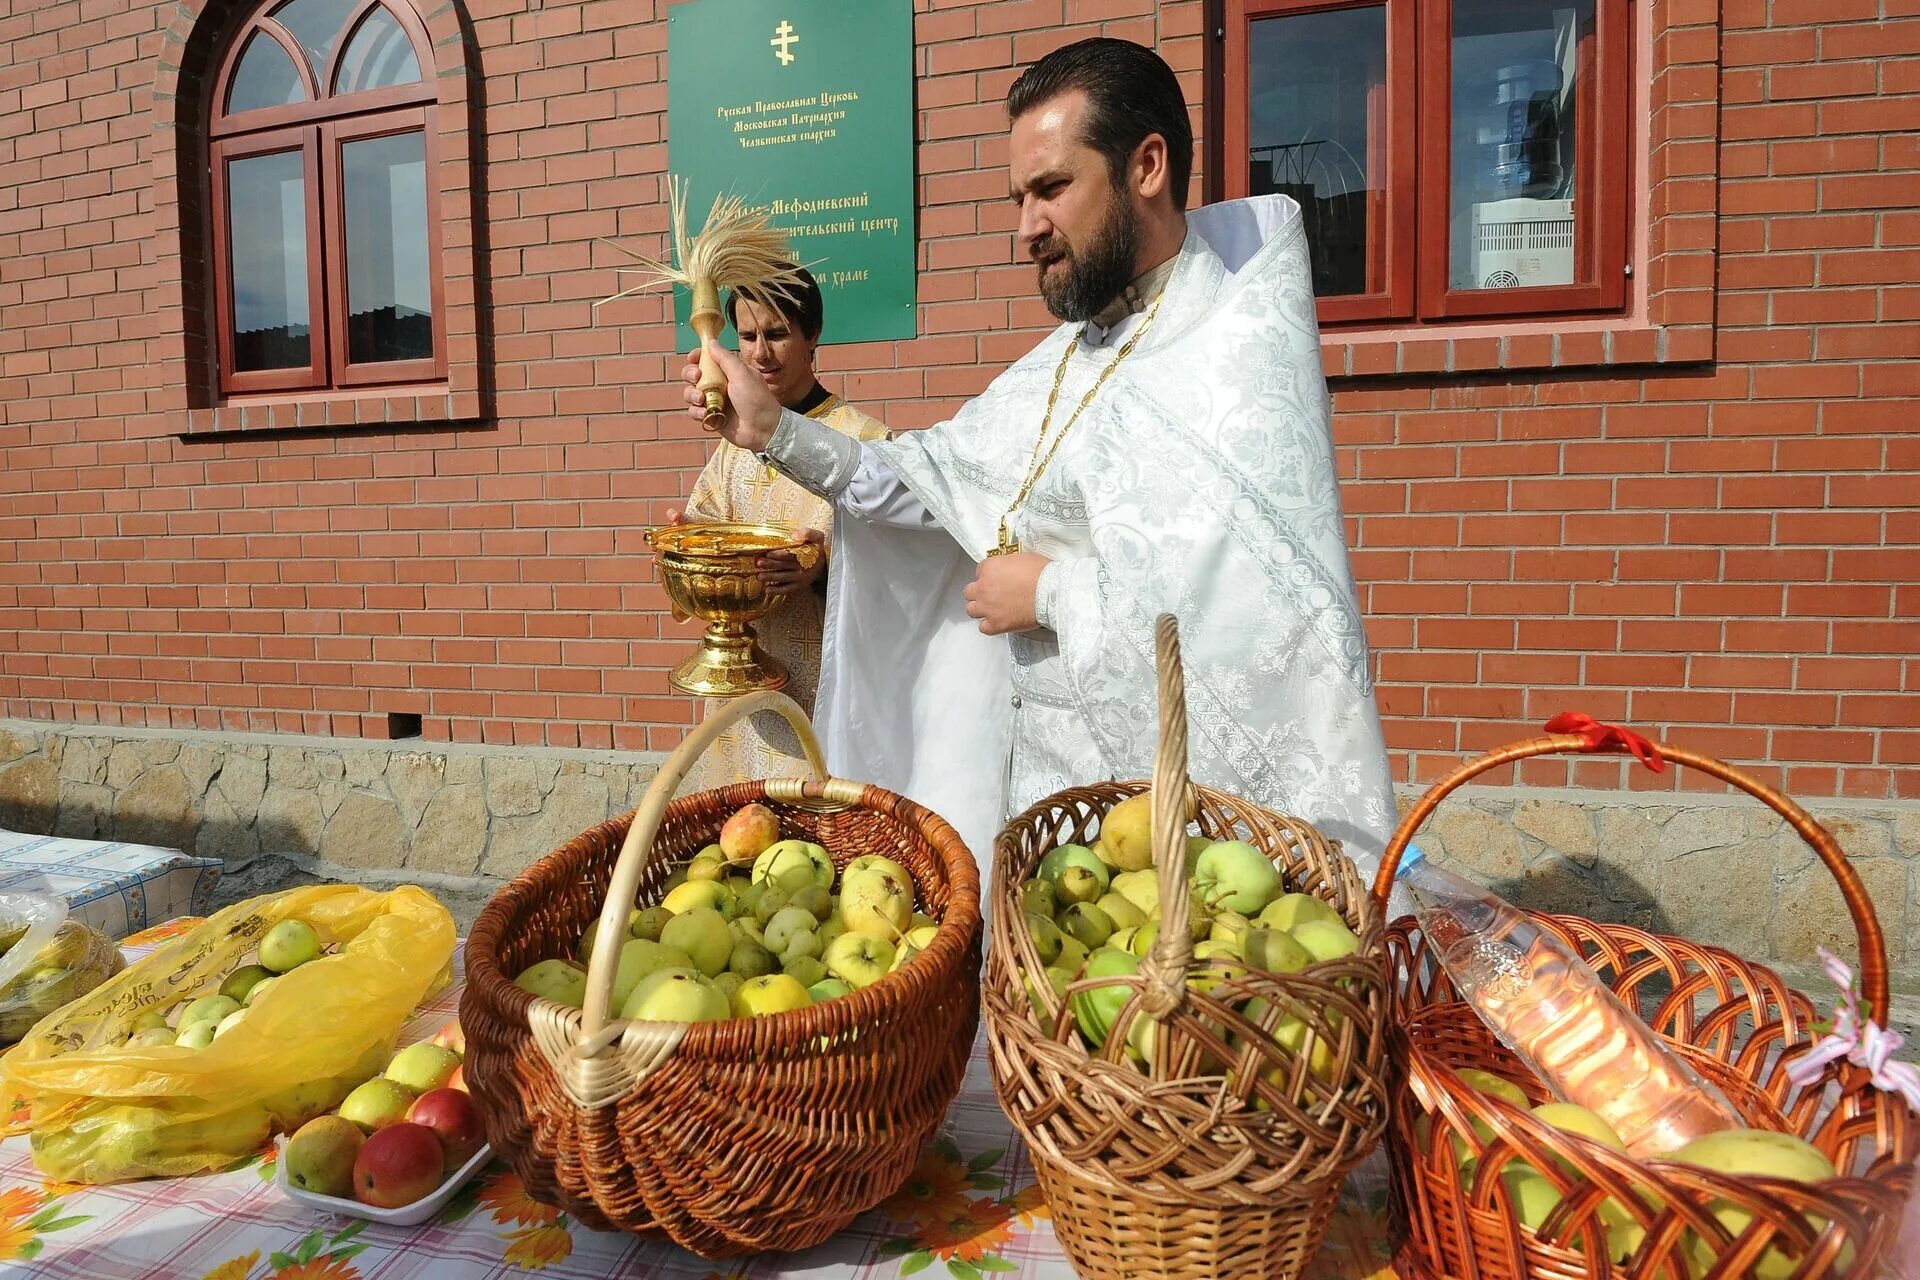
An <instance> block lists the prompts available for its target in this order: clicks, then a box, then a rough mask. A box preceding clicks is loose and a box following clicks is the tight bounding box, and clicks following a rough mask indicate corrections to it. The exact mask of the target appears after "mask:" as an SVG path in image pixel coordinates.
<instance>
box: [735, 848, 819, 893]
mask: <svg viewBox="0 0 1920 1280" xmlns="http://www.w3.org/2000/svg"><path fill="white" fill-rule="evenodd" d="M753 880H754V883H756V884H774V885H778V886H779V887H780V888H781V889H784V890H785V891H786V892H788V893H793V892H795V891H796V890H799V889H803V888H805V887H806V886H807V885H809V884H817V885H820V886H821V887H823V888H832V887H833V859H832V858H830V857H828V856H827V851H826V850H825V849H823V848H821V847H820V846H819V845H817V844H812V843H810V842H808V841H805V840H782V841H780V842H779V843H777V844H773V845H769V846H768V847H767V848H766V849H764V850H763V851H762V852H761V854H760V856H759V857H757V858H755V859H754V860H753Z"/></svg>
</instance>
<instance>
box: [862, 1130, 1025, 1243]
mask: <svg viewBox="0 0 1920 1280" xmlns="http://www.w3.org/2000/svg"><path fill="white" fill-rule="evenodd" d="M1005 1154H1006V1153H1005V1152H1004V1151H983V1152H981V1153H980V1154H979V1155H977V1156H975V1157H974V1158H973V1159H972V1160H966V1159H964V1158H962V1156H961V1154H960V1148H959V1147H957V1146H955V1145H954V1143H953V1140H952V1139H951V1138H946V1137H940V1138H935V1139H934V1140H933V1141H932V1142H931V1143H929V1144H928V1146H927V1149H926V1150H925V1151H923V1152H921V1153H920V1163H919V1165H918V1166H916V1167H915V1169H914V1171H913V1174H912V1176H911V1177H909V1178H908V1179H907V1180H906V1181H905V1182H904V1183H902V1184H901V1185H900V1189H899V1190H898V1191H896V1192H894V1193H893V1194H892V1195H890V1196H888V1197H887V1198H886V1199H885V1200H883V1201H881V1202H880V1206H879V1208H880V1212H881V1213H882V1214H883V1215H885V1216H886V1217H887V1218H888V1219H890V1220H891V1221H893V1222H896V1223H899V1224H901V1225H903V1226H908V1227H912V1228H914V1229H916V1230H918V1229H923V1228H926V1227H930V1226H933V1225H934V1224H936V1223H940V1222H945V1221H948V1220H949V1219H951V1218H952V1217H953V1215H954V1214H955V1213H958V1212H961V1211H964V1210H965V1209H966V1207H967V1203H968V1200H969V1198H970V1197H969V1196H968V1195H967V1192H969V1191H993V1190H997V1189H998V1188H1000V1187H1003V1186H1005V1185H1006V1180H1005V1179H1004V1178H1001V1177H1000V1176H998V1175H997V1174H992V1173H988V1172H986V1171H987V1170H988V1169H991V1168H992V1167H993V1166H994V1165H996V1164H998V1163H1000V1158H1001V1157H1002V1156H1003V1155H1005Z"/></svg>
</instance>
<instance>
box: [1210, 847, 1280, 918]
mask: <svg viewBox="0 0 1920 1280" xmlns="http://www.w3.org/2000/svg"><path fill="white" fill-rule="evenodd" d="M1193 886H1194V889H1195V890H1196V891H1198V893H1199V896H1200V897H1201V899H1202V900H1203V901H1205V902H1206V903H1207V904H1208V905H1209V906H1214V907H1225V908H1226V909H1227V910H1229V911H1237V912H1239V913H1240V914H1241V915H1254V914H1257V913H1258V912H1259V911H1261V910H1262V909H1264V908H1265V907H1266V905H1267V904H1268V903H1269V902H1272V901H1273V900H1274V898H1275V897H1277V896H1278V895H1279V893H1280V890H1281V883H1280V873H1279V872H1278V871H1276V870H1275V869H1274V866H1273V863H1272V862H1270V861H1268V859H1267V855H1266V854H1264V853H1261V852H1260V851H1259V850H1258V849H1256V848H1254V847H1253V846H1252V845H1250V844H1248V843H1247V842H1246V841H1244V840H1222V841H1221V842H1220V843H1218V844H1215V845H1212V846H1210V847H1209V848H1208V849H1207V851H1206V852H1205V853H1202V854H1201V855H1200V857H1199V860H1198V861H1196V862H1195V863H1194V864H1193Z"/></svg>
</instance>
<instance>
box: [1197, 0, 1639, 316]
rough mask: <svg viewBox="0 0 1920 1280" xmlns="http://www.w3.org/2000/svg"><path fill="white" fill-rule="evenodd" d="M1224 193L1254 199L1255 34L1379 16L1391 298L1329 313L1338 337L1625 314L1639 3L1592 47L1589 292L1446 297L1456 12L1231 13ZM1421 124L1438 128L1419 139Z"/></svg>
mask: <svg viewBox="0 0 1920 1280" xmlns="http://www.w3.org/2000/svg"><path fill="white" fill-rule="evenodd" d="M1224 3H1225V13H1224V18H1225V20H1224V22H1223V24H1222V25H1223V27H1224V39H1223V41H1222V45H1223V50H1222V53H1223V63H1224V66H1223V72H1224V74H1223V76H1222V82H1223V89H1224V93H1223V94H1222V100H1223V102H1222V119H1221V137H1222V142H1223V146H1222V150H1223V152H1224V154H1223V156H1222V163H1221V171H1222V172H1221V178H1222V182H1221V190H1222V194H1223V195H1224V196H1225V197H1226V198H1228V199H1238V198H1241V197H1244V196H1246V195H1247V194H1248V192H1249V189H1250V180H1249V175H1248V171H1247V162H1246V156H1247V154H1248V149H1249V142H1250V139H1249V136H1248V135H1249V133H1250V132H1251V124H1250V119H1249V116H1250V106H1249V100H1248V92H1249V87H1250V81H1251V79H1252V68H1251V61H1250V59H1251V46H1252V29H1253V24H1254V23H1255V22H1257V21H1259V20H1261V19H1265V18H1278V17H1289V16H1292V15H1296V14H1304V13H1325V12H1331V11H1336V10H1344V9H1367V8H1380V9H1383V10H1384V11H1385V14H1384V16H1385V19H1386V83H1385V86H1384V88H1385V93H1384V95H1383V96H1384V99H1385V101H1384V102H1383V103H1381V104H1380V108H1379V109H1380V112H1381V116H1382V120H1381V124H1382V126H1383V127H1382V128H1380V129H1378V130H1376V131H1374V136H1375V137H1376V138H1377V139H1378V141H1377V142H1376V143H1375V153H1374V154H1373V155H1370V156H1369V162H1370V168H1371V165H1372V163H1373V162H1375V161H1377V162H1378V163H1379V164H1380V166H1381V168H1380V169H1379V170H1378V172H1379V173H1381V174H1382V175H1383V181H1382V190H1380V191H1379V192H1377V193H1376V194H1375V196H1374V200H1373V209H1374V210H1375V211H1377V214H1378V216H1377V220H1376V225H1377V226H1378V227H1379V228H1380V231H1381V234H1380V237H1379V238H1380V239H1382V240H1384V241H1385V243H1384V245H1383V246H1382V262H1383V269H1382V273H1381V274H1382V287H1381V288H1379V289H1375V290H1371V291H1369V292H1368V293H1365V294H1342V295H1339V296H1335V297H1324V298H1320V299H1319V300H1318V311H1319V317H1320V323H1321V324H1322V325H1323V326H1325V327H1327V328H1332V329H1345V330H1352V329H1394V330H1412V331H1417V330H1421V329H1439V328H1442V327H1444V326H1445V325H1447V324H1449V323H1457V322H1462V321H1466V322H1486V321H1501V320H1524V319H1530V318H1534V317H1566V316H1575V315H1610V314H1619V313H1620V312H1621V311H1622V310H1623V309H1624V307H1625V306H1626V303H1627V279H1628V267H1629V259H1628V256H1627V255H1628V220H1629V214H1628V189H1629V187H1630V185H1631V180H1632V176H1633V175H1632V172H1631V155H1630V150H1629V146H1628V125H1629V116H1630V111H1631V103H1632V98H1633V92H1632V88H1633V86H1632V80H1631V78H1630V76H1631V65H1630V46H1631V39H1632V14H1631V11H1630V4H1629V0H1594V32H1593V35H1592V36H1590V37H1588V38H1587V39H1584V40H1582V41H1581V44H1580V49H1579V55H1578V56H1579V67H1578V74H1577V85H1578V88H1577V90H1576V92H1577V95H1578V96H1577V99H1576V103H1575V111H1576V118H1577V119H1579V120H1582V121H1590V122H1591V124H1590V125H1583V126H1582V127H1581V128H1580V131H1579V137H1578V141H1577V144H1576V146H1577V151H1576V158H1575V165H1576V171H1577V172H1578V173H1580V174H1582V175H1593V176H1592V178H1591V179H1590V180H1589V179H1586V178H1583V179H1582V189H1583V190H1587V191H1591V192H1592V193H1593V197H1592V198H1591V199H1577V200H1576V202H1575V212H1574V216H1575V219H1576V222H1575V231H1574V251H1575V254H1576V258H1575V267H1576V276H1577V278H1578V281H1579V282H1576V283H1573V284H1566V285H1534V286H1528V287H1525V288H1515V289H1455V288H1452V287H1451V286H1450V285H1449V284H1448V268H1449V266H1450V262H1449V257H1450V253H1451V247H1450V237H1449V234H1448V231H1449V228H1448V221H1449V217H1450V215H1451V212H1452V210H1451V202H1452V154H1451V152H1452V145H1453V134H1452V128H1451V120H1452V116H1451V111H1452V97H1453V84H1452V79H1453V76H1452V72H1453V65H1452V64H1453V59H1452V47H1451V46H1452V31H1453V0H1224ZM1422 121H1439V122H1441V123H1439V124H1438V125H1433V126H1428V127H1422V123H1421V122H1422Z"/></svg>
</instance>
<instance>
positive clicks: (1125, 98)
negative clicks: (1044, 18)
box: [684, 38, 1394, 869]
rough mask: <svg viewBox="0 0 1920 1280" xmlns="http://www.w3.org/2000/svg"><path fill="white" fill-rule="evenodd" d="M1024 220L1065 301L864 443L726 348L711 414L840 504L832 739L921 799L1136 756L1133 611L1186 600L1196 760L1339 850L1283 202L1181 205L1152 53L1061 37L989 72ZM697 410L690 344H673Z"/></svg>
mask: <svg viewBox="0 0 1920 1280" xmlns="http://www.w3.org/2000/svg"><path fill="white" fill-rule="evenodd" d="M1007 113H1008V116H1009V119H1010V121H1011V127H1012V135H1011V139H1010V144H1011V145H1010V161H1009V168H1010V179H1011V197H1012V199H1013V201H1014V202H1015V203H1016V204H1017V205H1018V206H1019V209H1020V224H1019V232H1018V241H1017V243H1018V247H1019V249H1020V251H1022V252H1023V253H1025V254H1026V255H1027V256H1028V257H1029V258H1030V259H1031V260H1032V262H1033V263H1034V266H1035V269H1036V271H1037V273H1038V284H1039V290H1040V293H1041V296H1042V298H1043V299H1044V300H1045V302H1046V304H1047V307H1048V309H1049V310H1050V311H1052V312H1053V314H1054V315H1056V316H1058V317H1059V318H1060V319H1061V320H1062V321H1063V322H1064V323H1063V324H1062V325H1061V327H1060V328H1059V329H1057V330H1056V331H1054V332H1053V333H1052V334H1051V335H1050V336H1048V337H1047V338H1046V339H1045V340H1043V341H1042V342H1041V343H1040V344H1039V346H1038V347H1036V348H1035V349H1034V351H1033V352H1032V353H1031V354H1030V355H1028V356H1027V357H1025V358H1024V359H1022V360H1020V361H1018V362H1017V363H1015V364H1014V365H1013V366H1012V367H1011V368H1009V369H1007V370H1006V372H1004V373H1002V374H1001V375H1000V376H999V377H997V378H996V379H995V380H994V381H993V383H992V385H990V386H989V387H988V388H987V390H986V391H985V392H984V393H982V394H981V395H980V396H979V397H977V398H976V399H974V400H972V401H970V402H969V403H968V404H966V405H965V406H964V407H962V408H961V410H960V412H959V413H958V414H956V415H955V416H954V418H953V419H952V420H950V421H948V422H944V423H941V424H940V425H938V426H936V427H932V428H930V429H927V430H924V431H912V432H905V433H901V434H900V435H899V436H898V438H896V439H892V440H887V441H874V442H867V443H861V442H859V441H855V440H853V439H851V438H849V437H847V436H844V435H841V434H838V433H836V432H833V431H830V430H826V429H823V428H821V427H820V426H819V424H817V423H813V422H810V421H809V420H808V419H807V418H805V417H804V416H802V415H799V414H795V413H792V412H785V411H782V409H781V407H780V405H779V404H778V403H777V402H776V401H775V400H774V399H773V398H772V397H771V396H770V395H768V394H767V392H766V388H765V387H764V386H763V385H762V384H761V382H760V381H759V379H758V378H756V377H755V376H754V375H753V373H752V371H751V370H749V369H748V368H747V367H746V366H745V365H743V364H741V363H740V362H739V361H738V360H736V359H734V358H733V357H732V355H731V354H730V353H728V352H725V351H724V350H718V349H716V356H717V358H718V359H719V360H720V361H721V365H722V368H723V369H724V370H725V372H726V375H727V395H728V398H729V401H730V408H729V412H728V416H727V418H726V419H725V421H724V422H723V423H722V424H721V425H720V427H719V429H720V430H721V432H722V433H723V434H724V435H725V436H726V437H727V438H728V439H730V440H732V441H733V442H734V443H735V444H737V445H739V446H741V447H742V448H745V449H749V450H752V451H754V452H757V453H760V454H762V455H763V456H764V457H765V458H766V459H767V461H768V462H769V463H771V464H772V465H773V466H774V467H776V468H778V469H779V470H780V471H781V472H782V473H783V474H785V475H787V476H789V477H791V478H792V479H794V480H796V481H797V482H799V483H800V484H801V485H803V486H805V487H806V488H808V489H810V490H811V491H813V492H814V493H816V494H819V495H820V496H821V497H823V498H826V499H828V500H830V501H831V502H832V503H833V504H834V507H835V528H834V543H835V548H836V551H835V562H834V573H833V577H832V583H831V599H830V602H829V611H828V621H827V631H826V637H825V652H824V654H823V670H822V677H821V684H820V694H819V699H818V704H817V705H818V708H819V711H818V716H819V719H820V721H821V725H820V728H821V731H822V736H823V743H824V746H825V748H826V752H827V758H828V762H829V763H830V764H831V765H832V767H833V768H834V770H835V771H836V772H838V773H840V774H842V775H844V776H847V777H853V778H859V779H863V780H868V781H873V782H877V783H879V784H880V785H882V786H885V787H889V788H891V789H893V790H897V791H900V792H903V793H904V794H906V795H908V796H910V797H912V798H914V799H916V800H918V801H920V802H921V803H923V804H925V805H927V806H928V807H930V808H932V809H933V810H935V811H936V812H938V813H940V814H942V815H943V816H945V817H946V818H947V819H948V820H949V821H951V822H953V823H954V825H955V826H956V827H957V828H958V829H959V831H960V833H961V835H962V836H963V837H964V838H965V839H966V840H967V842H968V844H969V845H970V846H971V847H972V848H973V849H974V851H975V854H976V856H977V857H979V858H980V859H981V861H982V862H983V864H984V863H986V862H988V860H989V850H990V849H991V847H992V844H991V842H992V838H993V834H994V832H995V831H996V830H997V829H998V827H999V826H1000V824H1001V823H1002V822H1003V821H1004V820H1005V818H1007V817H1008V816H1010V815H1012V814H1014V813H1017V812H1019V811H1020V810H1022V809H1024V808H1025V807H1026V806H1028V805H1030V804H1032V803H1034V802H1035V801H1037V800H1040V799H1042V798H1043V797H1045V796H1046V795H1048V794H1050V793H1052V792H1054V791H1056V790H1059V789H1061V788H1064V787H1068V786H1073V785H1078V784H1082V783H1087V782H1092V781H1099V780H1103V779H1110V778H1140V777H1146V776H1148V775H1149V774H1150V773H1151V769H1152V761H1153V753H1154V744H1155V739H1156V726H1157V714H1156V709H1155V676H1154V666H1153V623H1154V619H1155V617H1156V616H1157V615H1159V614H1161V613H1166V612H1170V613H1172V614H1174V615H1175V616H1176V617H1177V618H1178V619H1179V622H1180V634H1181V643H1182V649H1183V655H1184V659H1185V671H1186V684H1187V706H1188V716H1189V724H1190V738H1189V744H1188V745H1189V762H1190V769H1191V773H1192V776H1193V778H1194V780H1195V781H1197V782H1202V783H1206V784H1208V785H1210V786H1214V787H1219V788H1221V789H1223V790H1227V791H1231V792H1234V793H1236V794H1238V795H1241V796H1244V797H1246V798H1247V799H1249V800H1252V801H1254V802H1255V803H1257V804H1261V805H1264V806H1266V807H1269V808H1273V809H1277V810H1279V811H1281V812H1284V813H1289V814H1293V815H1296V816H1298V817H1301V818H1303V819H1305V820H1307V821H1309V822H1311V823H1313V824H1314V825H1315V826H1317V827H1318V828H1319V829H1320V830H1321V831H1322V832H1324V833H1326V834H1327V835H1329V836H1331V837H1334V838H1338V839H1341V840H1343V841H1345V842H1346V845H1347V849H1348V851H1349V852H1350V853H1351V854H1353V855H1354V856H1355V857H1356V860H1358V861H1359V862H1360V863H1361V865H1362V867H1363V869H1365V868H1367V867H1368V866H1370V865H1371V861H1372V859H1373V858H1375V857H1377V855H1378V853H1379V851H1380V849H1381V848H1382V847H1383V846H1384V844H1385V840H1386V837H1387V835H1388V833H1389V831H1390V830H1391V828H1392V825H1393V820H1394V808H1393V795H1392V788H1391V784H1390V780H1389V775H1388V770H1387V759H1386V752H1385V749H1384V747H1383V744H1382V740H1381V735H1380V725H1379V718H1378V714H1377V712H1376V710H1375V706H1374V696H1373V682H1372V678H1371V666H1370V660H1369V655H1368V649H1367V640H1366V634H1365V632H1364V630H1363V629H1362V626H1361V618H1360V610H1359V606H1358V600H1357V595H1356V592H1355V589H1354V583H1353V578H1352V574H1351V572H1350V570H1349V568H1348V563H1347V548H1346V538H1345V528H1344V525H1343V523H1342V520H1341V513H1340V496H1339V487H1338V482H1337V479H1336V474H1335V469H1334V455H1333V443H1332V438H1331V434H1330V405H1329V401H1328V395H1327V387H1326V380H1325V377H1324V376H1323V374H1322V372H1321V364H1320V338H1319V331H1318V327H1317V324H1316V321H1315V317H1314V298H1313V286H1312V278H1311V275H1310V273H1309V271H1308V263H1307V244H1306V238H1305V233H1304V228H1303V226H1302V222H1301V217H1300V212H1299V209H1298V208H1297V207H1296V206H1295V205H1294V204H1293V202H1292V201H1291V200H1288V199H1286V198H1284V197H1279V196H1268V197H1261V198H1257V199H1253V200H1240V201H1232V202H1228V203H1225V204H1219V205H1214V206H1210V207H1207V208H1203V209H1199V210H1195V211H1193V212H1191V213H1189V212H1188V211H1187V210H1186V204H1187V191H1188V181H1189V176H1190V172H1191V169H1192V160H1193V138H1192V133H1191V129H1190V127H1189V125H1188V117H1187V106H1186V102H1185V101H1184V99H1183V97H1182V95H1181V91H1180V87H1179V83H1178V81H1177V80H1176V79H1175V77H1174V75H1173V72H1172V70H1171V69H1170V68H1169V67H1168V66H1167V65H1166V63H1165V62H1163V61H1162V60H1161V59H1160V58H1159V56H1158V55H1156V54H1155V53H1153V52H1152V51H1151V50H1149V49H1146V48H1143V47H1141V46H1140V45H1137V44H1133V43H1131V42H1128V41H1123V40H1114V39H1104V38H1103V39H1091V40H1083V41H1081V42H1079V43H1077V44H1072V45H1068V46H1066V47H1065V48H1062V49H1059V50H1057V51H1055V52H1054V53H1051V54H1048V55H1047V56H1046V57H1044V58H1042V59H1041V60H1040V61H1038V62H1036V63H1034V64H1033V65H1032V66H1031V67H1029V68H1028V69H1027V70H1026V71H1025V72H1024V73H1023V74H1022V75H1021V76H1020V78H1019V79H1018V80H1017V81H1016V82H1015V83H1014V85H1013V87H1012V89H1011V91H1010V92H1009V94H1008V98H1007ZM684 375H685V377H686V380H687V382H688V396H687V403H688V406H689V413H690V415H691V416H692V417H694V418H696V419H697V418H700V417H701V416H702V409H701V405H702V401H701V399H700V397H699V394H698V393H697V392H696V391H694V390H693V386H692V384H693V383H694V382H695V381H697V379H698V364H697V362H695V361H694V360H693V359H692V358H689V361H688V364H687V366H686V368H685V370H684Z"/></svg>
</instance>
